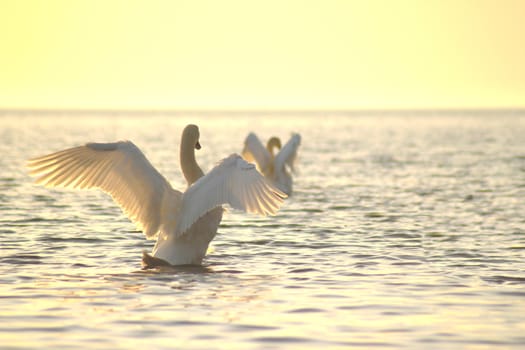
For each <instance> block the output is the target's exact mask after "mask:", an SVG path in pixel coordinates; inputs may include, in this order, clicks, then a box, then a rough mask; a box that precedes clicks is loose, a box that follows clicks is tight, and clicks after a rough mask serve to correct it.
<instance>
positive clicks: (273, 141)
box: [266, 137, 281, 159]
mask: <svg viewBox="0 0 525 350" xmlns="http://www.w3.org/2000/svg"><path fill="white" fill-rule="evenodd" d="M274 148H277V150H279V149H281V140H280V139H279V138H278V137H272V138H270V139H269V140H268V143H267V144H266V149H267V150H268V153H270V156H271V157H272V159H273V158H274V157H275V153H274Z"/></svg>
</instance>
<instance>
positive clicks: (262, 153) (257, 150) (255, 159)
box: [242, 132, 271, 172]
mask: <svg viewBox="0 0 525 350" xmlns="http://www.w3.org/2000/svg"><path fill="white" fill-rule="evenodd" d="M242 157H243V158H244V159H246V160H247V161H248V162H250V163H256V165H257V168H258V169H259V170H261V171H262V172H264V171H265V170H266V168H268V167H269V166H270V163H271V156H270V152H268V150H267V149H266V148H265V147H264V145H263V144H262V143H261V140H259V138H258V137H257V135H255V134H254V133H253V132H251V133H249V134H248V136H246V139H245V140H244V149H243V150H242Z"/></svg>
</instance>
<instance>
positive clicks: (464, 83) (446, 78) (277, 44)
mask: <svg viewBox="0 0 525 350" xmlns="http://www.w3.org/2000/svg"><path fill="white" fill-rule="evenodd" d="M524 14H525V1H521V0H493V1H489V0H470V1H469V0H455V1H448V0H439V1H434V0H430V1H429V0H424V1H419V0H413V1H402V0H384V1H376V0H367V1H360V0H356V1H353V0H288V1H287V0H261V1H256V0H220V1H218V0H217V1H216V0H209V1H204V0H188V1H183V0H166V1H159V0H144V1H138V0H135V1H134V0H122V1H116V0H89V1H84V0H40V1H37V0H0V45H1V49H0V50H1V51H0V108H141V109H194V108H196V109H201V108H204V109H230V108H233V109H251V108H267V109H280V108H286V109H292V108H298V109H309V108H313V109H324V108H331V109H352V108H436V107H437V108H462V107H463V108H469V107H470V108H483V107H491V108H497V107H524V106H525V41H524V40H525V19H524V18H525V17H524V16H525V15H524Z"/></svg>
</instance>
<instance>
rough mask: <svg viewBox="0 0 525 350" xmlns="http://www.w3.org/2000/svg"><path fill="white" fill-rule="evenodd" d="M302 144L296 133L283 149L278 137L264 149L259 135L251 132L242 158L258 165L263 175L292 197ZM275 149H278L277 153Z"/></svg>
mask: <svg viewBox="0 0 525 350" xmlns="http://www.w3.org/2000/svg"><path fill="white" fill-rule="evenodd" d="M300 144H301V135H299V134H296V133H294V134H292V137H291V138H290V140H288V142H287V143H286V144H285V145H284V146H282V148H281V140H280V139H279V138H277V137H272V138H270V139H269V140H268V142H267V144H266V147H264V146H263V144H262V142H261V141H260V140H259V138H258V137H257V135H255V134H254V133H253V132H251V133H249V134H248V136H247V137H246V139H245V141H244V149H243V151H242V156H243V158H244V159H246V160H247V161H248V162H254V163H256V165H257V168H258V169H259V170H260V171H261V173H262V174H263V175H264V176H265V177H266V178H268V179H269V180H270V181H271V182H272V183H273V184H274V185H275V186H276V187H277V188H279V189H280V190H281V191H282V192H284V193H286V194H287V195H291V194H292V190H293V181H292V173H293V172H295V167H294V165H295V160H296V158H297V150H298V149H299V145H300ZM274 149H277V153H275V151H274Z"/></svg>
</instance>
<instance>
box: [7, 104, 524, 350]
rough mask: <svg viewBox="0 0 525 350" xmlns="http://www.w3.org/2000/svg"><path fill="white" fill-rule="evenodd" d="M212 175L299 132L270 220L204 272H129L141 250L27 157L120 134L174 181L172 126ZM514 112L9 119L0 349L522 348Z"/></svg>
mask: <svg viewBox="0 0 525 350" xmlns="http://www.w3.org/2000/svg"><path fill="white" fill-rule="evenodd" d="M190 122H191V123H196V124H198V125H199V126H200V129H201V144H202V146H203V148H202V149H201V150H200V151H199V152H198V153H197V160H198V162H199V163H200V164H201V165H202V167H203V169H205V170H209V169H210V168H211V167H212V166H213V165H214V164H215V163H216V162H217V161H219V160H220V159H222V158H224V157H226V156H227V155H229V154H230V153H232V152H240V151H241V149H242V143H243V140H244V137H245V136H246V135H247V133H248V132H250V131H256V132H257V133H258V134H259V136H260V137H261V138H263V139H267V138H269V137H270V136H273V135H276V136H280V137H281V138H284V139H285V138H287V137H288V136H289V135H290V133H291V132H292V131H295V132H299V133H301V134H302V139H303V144H302V146H301V149H300V156H299V163H298V164H299V166H298V170H299V173H298V174H297V175H296V177H295V190H296V191H295V193H294V195H293V196H292V197H291V198H290V199H288V200H287V201H286V203H285V205H284V206H283V208H282V210H281V211H280V212H279V214H278V215H277V216H275V217H271V218H261V217H256V216H251V215H245V214H242V213H238V212H235V211H233V212H229V213H227V214H226V215H225V218H224V219H223V222H222V225H221V227H220V229H219V232H220V234H219V235H218V236H217V238H216V239H215V240H214V242H213V251H212V252H211V253H210V254H209V255H208V257H207V258H206V259H205V266H204V267H203V268H179V269H172V270H163V271H142V270H141V266H140V257H141V252H142V251H143V250H146V251H151V249H152V246H153V243H154V242H152V241H147V240H145V238H144V236H143V234H142V233H141V232H139V231H137V230H136V229H135V227H134V226H133V224H132V223H130V221H129V220H128V219H127V218H126V217H125V216H124V215H123V214H122V213H121V211H120V209H119V208H118V207H117V206H116V205H115V204H114V203H113V201H112V200H111V198H109V197H108V196H107V195H105V194H103V193H99V192H97V191H73V190H56V189H45V188H42V187H39V186H35V185H34V184H33V183H32V180H31V178H29V177H28V175H27V174H26V172H25V169H24V162H25V160H26V159H27V158H30V157H34V156H38V155H42V154H45V153H49V152H52V151H56V150H59V149H63V148H67V147H72V146H76V145H80V144H83V143H86V142H88V141H99V142H104V141H115V140H120V139H130V140H132V141H133V142H135V144H137V145H138V146H139V147H140V148H141V149H142V150H143V152H144V153H145V154H146V156H147V157H148V159H150V161H151V162H152V163H153V165H154V166H155V167H157V169H158V170H159V171H160V172H161V173H162V174H164V175H165V176H166V177H167V178H168V179H169V180H170V181H171V183H172V185H173V186H174V187H175V188H177V189H180V190H183V189H184V187H185V185H184V181H183V178H182V176H181V173H180V169H179V164H178V144H179V140H180V133H181V131H182V128H183V127H184V126H185V125H186V124H187V123H190ZM523 135H525V113H523V112H508V111H500V112H498V111H492V112H491V113H473V112H468V113H467V112H449V113H444V112H433V113H430V112H425V113H423V112H398V113H368V114H365V113H330V112H319V113H314V114H306V113H295V114H290V113H287V114H284V113H283V114H281V113H266V114H265V113H263V114H246V115H244V114H236V115H234V116H232V115H226V114H199V113H193V114H184V113H180V114H173V115H162V114H155V115H147V114H144V115H141V114H133V115H132V114H129V113H124V112H123V113H118V114H101V113H99V114H89V113H88V114H83V115H75V116H74V117H73V116H71V114H68V113H47V114H37V113H26V114H23V115H20V114H16V115H15V114H13V113H4V114H3V116H1V117H0V139H1V140H2V142H1V143H0V153H1V154H2V157H0V169H2V170H1V173H0V347H1V348H2V349H32V348H40V349H43V348H49V349H57V348H69V349H86V348H97V349H135V348H150V349H172V348H185V349H210V348H217V349H237V348H239V349H241V348H242V349H246V348H254V349H282V348H286V349H292V348H297V349H306V348H312V349H318V348H341V349H343V348H345V349H347V348H380V349H383V348H384V349H397V348H414V349H422V348H424V349H428V348H434V349H443V348H447V349H462V348H468V349H494V348H505V349H521V348H523V346H525V335H524V334H525V272H524V271H525V259H524V258H525V215H524V213H525V199H524V198H525V137H524V136H523Z"/></svg>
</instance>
